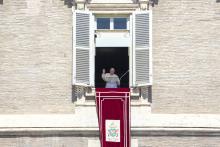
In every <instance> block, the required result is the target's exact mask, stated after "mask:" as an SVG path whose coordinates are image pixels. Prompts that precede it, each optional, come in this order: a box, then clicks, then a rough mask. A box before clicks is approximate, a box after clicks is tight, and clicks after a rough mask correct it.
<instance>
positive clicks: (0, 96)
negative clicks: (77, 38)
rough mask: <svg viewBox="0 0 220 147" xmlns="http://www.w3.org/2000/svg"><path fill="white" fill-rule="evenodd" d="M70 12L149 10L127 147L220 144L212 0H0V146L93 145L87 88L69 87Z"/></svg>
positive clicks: (219, 9) (218, 31)
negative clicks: (144, 78) (145, 57)
mask: <svg viewBox="0 0 220 147" xmlns="http://www.w3.org/2000/svg"><path fill="white" fill-rule="evenodd" d="M76 11H89V12H91V13H92V14H98V15H108V16H111V17H112V16H116V15H118V14H121V15H120V16H124V15H126V16H127V15H128V14H132V13H134V12H136V11H138V12H150V13H151V14H152V18H151V24H152V28H151V35H152V36H151V39H152V40H151V41H152V46H151V47H152V60H151V61H150V62H151V63H152V83H151V84H147V85H145V86H136V87H135V86H134V85H132V84H130V87H132V104H131V105H132V107H131V109H132V110H131V111H132V113H131V118H132V120H131V121H132V128H131V130H132V139H133V140H132V143H133V146H132V147H176V146H180V147H185V146H193V147H219V146H220V140H219V137H220V129H219V128H220V115H219V113H220V105H219V103H220V66H219V65H220V58H219V57H220V50H219V48H220V41H219V38H220V3H219V1H218V0H193V1H192V0H105V1H104V0H90V1H87V0H75V1H71V0H10V1H9V0H0V100H1V102H0V115H1V116H0V146H2V147H50V146H51V147H69V146H71V147H72V146H74V147H87V146H89V147H96V146H97V144H98V123H97V115H96V111H95V103H94V86H85V85H76V84H74V83H73V79H74V75H73V72H74V71H73V64H75V63H74V62H73V61H74V54H73V52H74V49H75V48H74V35H75V31H74V29H73V28H74V13H75V12H76ZM129 16H130V15H129ZM129 19H130V20H131V18H129ZM101 33H102V32H101ZM101 33H100V32H98V33H97V36H98V37H99V34H101ZM94 39H95V38H94ZM125 42H126V41H125ZM97 44H98V42H97ZM129 66H132V65H129ZM131 78H132V77H130V79H131ZM143 91H144V92H143Z"/></svg>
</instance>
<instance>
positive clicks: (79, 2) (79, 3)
mask: <svg viewBox="0 0 220 147" xmlns="http://www.w3.org/2000/svg"><path fill="white" fill-rule="evenodd" d="M75 3H76V9H77V10H84V9H85V3H86V0H75Z"/></svg>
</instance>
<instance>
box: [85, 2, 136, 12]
mask: <svg viewBox="0 0 220 147" xmlns="http://www.w3.org/2000/svg"><path fill="white" fill-rule="evenodd" d="M87 8H88V9H89V10H91V11H134V10H135V9H137V8H139V5H138V4H130V3H127V4H113V3H105V4H103V3H102V4H101V3H99V4H94V3H92V4H87Z"/></svg>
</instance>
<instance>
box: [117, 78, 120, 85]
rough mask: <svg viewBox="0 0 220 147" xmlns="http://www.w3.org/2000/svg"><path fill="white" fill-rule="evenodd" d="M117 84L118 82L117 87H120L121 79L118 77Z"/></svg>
mask: <svg viewBox="0 0 220 147" xmlns="http://www.w3.org/2000/svg"><path fill="white" fill-rule="evenodd" d="M116 82H117V85H118V86H120V79H119V77H118V76H117V81H116Z"/></svg>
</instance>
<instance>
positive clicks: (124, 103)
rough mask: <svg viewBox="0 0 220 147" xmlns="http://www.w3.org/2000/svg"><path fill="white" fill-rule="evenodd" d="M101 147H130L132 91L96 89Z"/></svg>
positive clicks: (124, 89)
mask: <svg viewBox="0 0 220 147" xmlns="http://www.w3.org/2000/svg"><path fill="white" fill-rule="evenodd" d="M96 105H97V114H98V121H99V130H100V142H101V147H130V89H129V88H96Z"/></svg>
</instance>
